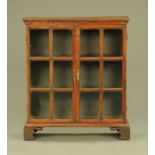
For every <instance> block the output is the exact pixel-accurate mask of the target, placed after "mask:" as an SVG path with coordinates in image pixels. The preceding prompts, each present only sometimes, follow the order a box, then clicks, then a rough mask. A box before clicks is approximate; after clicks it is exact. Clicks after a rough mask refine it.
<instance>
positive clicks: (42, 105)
mask: <svg viewBox="0 0 155 155" xmlns="http://www.w3.org/2000/svg"><path fill="white" fill-rule="evenodd" d="M49 104H50V97H49V93H48V92H33V93H31V115H32V118H34V119H37V118H38V119H39V118H40V119H41V118H48V117H49Z"/></svg>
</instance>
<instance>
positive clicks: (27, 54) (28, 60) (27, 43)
mask: <svg viewBox="0 0 155 155" xmlns="http://www.w3.org/2000/svg"><path fill="white" fill-rule="evenodd" d="M26 61H27V67H26V69H27V122H28V121H29V120H30V118H31V92H30V81H31V76H30V28H29V27H26Z"/></svg>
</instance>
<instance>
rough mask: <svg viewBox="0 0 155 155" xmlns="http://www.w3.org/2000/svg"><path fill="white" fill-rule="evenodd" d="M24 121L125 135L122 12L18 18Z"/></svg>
mask: <svg viewBox="0 0 155 155" xmlns="http://www.w3.org/2000/svg"><path fill="white" fill-rule="evenodd" d="M24 22H25V24H26V49H27V50H26V55H27V121H26V124H25V126H24V139H25V140H32V139H33V138H34V134H35V132H37V131H38V130H42V129H43V128H44V127H107V128H111V129H113V130H116V131H117V132H118V134H119V135H120V139H126V140H127V139H129V138H130V128H129V124H128V121H127V118H126V110H127V106H126V50H127V22H128V18H127V17H100V18H28V17H26V18H24Z"/></svg>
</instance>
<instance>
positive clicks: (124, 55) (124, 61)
mask: <svg viewBox="0 0 155 155" xmlns="http://www.w3.org/2000/svg"><path fill="white" fill-rule="evenodd" d="M126 53H127V27H125V28H124V29H123V65H122V70H123V78H122V80H123V81H122V83H123V84H122V85H123V92H122V93H123V95H122V102H123V105H122V115H123V119H124V121H126V110H127V106H126V81H127V79H126V74H127V68H126V63H127V62H126V59H127V56H126Z"/></svg>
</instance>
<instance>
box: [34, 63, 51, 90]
mask: <svg viewBox="0 0 155 155" xmlns="http://www.w3.org/2000/svg"><path fill="white" fill-rule="evenodd" d="M31 87H38V88H39V87H40V88H43V87H45V88H47V87H49V62H48V61H32V62H31Z"/></svg>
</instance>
